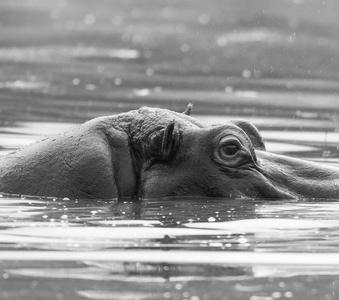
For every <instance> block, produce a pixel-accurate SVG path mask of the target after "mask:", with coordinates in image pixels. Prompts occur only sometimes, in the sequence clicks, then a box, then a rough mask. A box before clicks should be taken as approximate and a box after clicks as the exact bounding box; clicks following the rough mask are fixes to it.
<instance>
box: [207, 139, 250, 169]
mask: <svg viewBox="0 0 339 300" xmlns="http://www.w3.org/2000/svg"><path fill="white" fill-rule="evenodd" d="M217 143H218V144H217V147H216V148H215V149H214V151H213V160H214V161H215V162H216V163H217V164H218V165H219V166H221V167H231V168H237V167H240V166H242V165H244V164H247V163H251V162H253V158H252V156H251V153H250V152H249V151H248V149H247V147H246V146H245V145H244V144H243V143H242V142H241V141H240V139H239V138H238V137H237V136H236V135H234V134H228V135H224V136H222V137H221V138H220V139H218V141H217Z"/></svg>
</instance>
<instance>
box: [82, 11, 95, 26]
mask: <svg viewBox="0 0 339 300" xmlns="http://www.w3.org/2000/svg"><path fill="white" fill-rule="evenodd" d="M95 21H96V17H95V16H94V15H91V14H89V15H86V16H85V17H84V23H85V24H86V25H93V24H94V23H95Z"/></svg>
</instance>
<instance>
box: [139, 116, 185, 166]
mask: <svg viewBox="0 0 339 300" xmlns="http://www.w3.org/2000/svg"><path fill="white" fill-rule="evenodd" d="M181 139H182V133H181V131H180V129H179V128H178V126H177V125H176V123H175V122H174V121H173V122H171V123H169V124H168V125H167V127H166V128H162V129H159V130H156V131H154V132H152V133H151V134H150V135H149V136H148V139H147V142H146V144H145V146H144V147H145V148H144V151H145V153H146V155H147V157H148V158H149V159H153V160H154V159H155V160H159V161H165V160H169V159H171V158H172V157H173V156H174V154H175V152H176V151H177V149H178V148H179V145H180V143H181Z"/></svg>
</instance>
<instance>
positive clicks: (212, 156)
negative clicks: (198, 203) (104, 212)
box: [137, 108, 339, 199]
mask: <svg viewBox="0 0 339 300" xmlns="http://www.w3.org/2000/svg"><path fill="white" fill-rule="evenodd" d="M144 109H145V110H146V111H147V114H148V115H149V114H150V113H151V114H152V112H151V111H149V109H147V108H144ZM159 112H160V110H158V111H157V113H159ZM162 112H164V111H162ZM161 120H162V121H161V123H162V125H159V126H158V127H157V128H153V129H152V130H146V132H145V134H144V136H143V137H142V139H141V144H142V147H139V149H141V150H139V153H142V154H141V155H140V157H141V156H142V159H141V160H140V161H142V164H141V165H140V167H139V168H138V169H139V170H140V171H139V174H138V176H139V180H138V182H139V185H138V192H137V193H138V196H139V197H140V198H154V197H171V196H204V197H206V196H207V197H223V198H241V197H248V198H270V199H282V198H289V199H290V198H306V197H307V198H309V197H314V198H323V197H333V198H334V197H337V196H338V195H339V185H338V183H339V170H338V169H335V168H330V167H324V166H321V165H319V164H316V163H312V162H308V161H304V160H300V159H295V158H291V157H287V156H281V155H276V154H271V153H268V152H266V150H265V145H264V142H263V139H262V137H261V135H260V133H259V131H258V130H257V128H256V127H255V126H254V125H253V124H251V123H250V122H247V121H245V120H231V121H229V122H225V123H224V124H207V123H200V122H198V121H197V120H196V119H193V118H191V117H188V116H179V117H178V115H177V114H176V115H175V117H174V115H173V116H172V118H164V117H163V118H161ZM159 122H160V121H159Z"/></svg>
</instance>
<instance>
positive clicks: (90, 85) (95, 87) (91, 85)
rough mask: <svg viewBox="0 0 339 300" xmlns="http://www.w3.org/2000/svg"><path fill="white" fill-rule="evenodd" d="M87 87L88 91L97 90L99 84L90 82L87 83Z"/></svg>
mask: <svg viewBox="0 0 339 300" xmlns="http://www.w3.org/2000/svg"><path fill="white" fill-rule="evenodd" d="M85 89H86V90H88V91H95V90H96V89H97V86H96V85H95V84H91V83H89V84H86V85H85Z"/></svg>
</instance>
